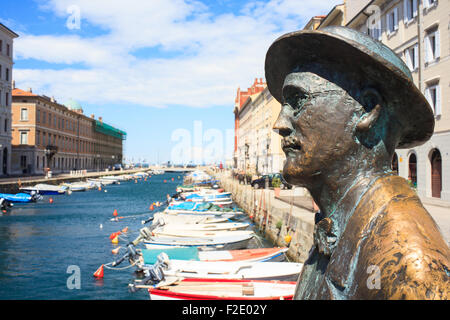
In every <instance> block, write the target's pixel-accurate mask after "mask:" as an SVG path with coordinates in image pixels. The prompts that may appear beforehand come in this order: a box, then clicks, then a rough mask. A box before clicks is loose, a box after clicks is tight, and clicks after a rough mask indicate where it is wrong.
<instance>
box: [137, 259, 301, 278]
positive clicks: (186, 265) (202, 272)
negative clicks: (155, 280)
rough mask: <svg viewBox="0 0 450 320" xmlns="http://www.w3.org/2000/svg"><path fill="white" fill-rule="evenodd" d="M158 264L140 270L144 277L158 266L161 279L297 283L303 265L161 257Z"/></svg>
mask: <svg viewBox="0 0 450 320" xmlns="http://www.w3.org/2000/svg"><path fill="white" fill-rule="evenodd" d="M158 260H160V261H161V262H162V263H161V264H158V265H156V266H151V267H144V268H143V270H144V273H145V274H146V276H148V275H149V271H150V270H151V269H152V268H154V267H158V266H161V270H162V272H163V273H164V276H165V277H180V278H204V279H253V280H282V281H297V278H298V275H299V274H300V272H301V271H302V268H303V263H296V262H247V261H188V260H171V259H169V257H168V256H167V254H165V253H161V254H160V255H159V256H158Z"/></svg>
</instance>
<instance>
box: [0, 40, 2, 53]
mask: <svg viewBox="0 0 450 320" xmlns="http://www.w3.org/2000/svg"><path fill="white" fill-rule="evenodd" d="M2 51H3V40H0V52H2Z"/></svg>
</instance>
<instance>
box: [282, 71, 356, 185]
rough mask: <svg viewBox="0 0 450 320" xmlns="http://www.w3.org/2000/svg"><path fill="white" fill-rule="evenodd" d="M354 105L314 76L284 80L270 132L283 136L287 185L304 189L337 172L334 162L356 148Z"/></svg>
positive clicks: (336, 88) (333, 86)
mask: <svg viewBox="0 0 450 320" xmlns="http://www.w3.org/2000/svg"><path fill="white" fill-rule="evenodd" d="M356 105H358V102H356V101H355V100H353V98H351V97H350V96H349V95H348V94H347V93H346V92H345V91H344V90H343V89H342V88H341V87H339V86H338V85H336V84H334V83H332V82H330V81H328V80H326V79H324V78H322V77H320V76H318V75H316V74H314V73H311V72H293V73H290V74H288V75H287V76H286V78H285V81H284V85H283V105H282V109H281V112H280V115H279V117H278V120H277V121H276V123H275V125H274V129H275V130H278V132H279V134H280V135H282V136H283V139H282V142H281V143H282V148H283V151H284V153H285V154H286V163H285V166H284V169H283V176H284V178H285V179H286V180H287V181H288V182H289V183H291V184H295V185H299V186H308V185H309V184H310V183H314V181H315V180H316V179H315V178H316V177H320V176H321V175H324V174H329V173H331V171H330V170H334V171H336V170H340V167H339V166H337V168H336V162H337V161H339V160H341V159H343V157H344V156H347V155H349V154H353V153H354V152H355V150H356V147H357V143H356V141H355V139H354V134H353V132H354V128H355V125H356V122H357V119H358V116H357V115H356V113H355V109H356V108H355V106H356Z"/></svg>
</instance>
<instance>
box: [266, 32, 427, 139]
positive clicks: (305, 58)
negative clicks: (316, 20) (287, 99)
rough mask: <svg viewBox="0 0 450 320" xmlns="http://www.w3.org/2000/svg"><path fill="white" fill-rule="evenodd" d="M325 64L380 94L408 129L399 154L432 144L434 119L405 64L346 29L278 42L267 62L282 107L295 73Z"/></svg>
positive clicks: (269, 82)
mask: <svg viewBox="0 0 450 320" xmlns="http://www.w3.org/2000/svg"><path fill="white" fill-rule="evenodd" d="M321 61H322V62H327V65H330V63H331V64H333V63H336V64H341V65H344V66H346V68H348V70H349V71H350V70H351V71H353V72H355V71H356V72H361V73H362V74H364V76H365V77H366V78H367V79H369V80H370V82H371V83H372V84H373V86H374V87H375V88H376V89H378V90H379V92H380V93H381V95H382V96H383V98H384V99H385V100H386V101H387V105H388V106H389V107H390V108H392V112H391V114H393V115H395V117H396V118H397V120H398V121H399V122H400V125H401V127H402V129H403V132H402V134H401V137H400V140H399V143H398V145H397V148H411V147H414V146H417V145H420V144H422V143H424V142H425V141H427V140H428V139H430V137H431V136H432V134H433V131H434V113H433V110H432V108H431V106H430V105H429V103H428V101H427V100H426V99H425V97H424V95H423V94H422V93H421V92H420V90H419V89H418V88H417V87H416V86H415V84H414V82H413V79H412V76H411V72H410V71H409V69H408V67H407V66H406V64H405V63H404V62H403V61H402V59H400V58H399V57H398V56H397V55H396V54H395V52H393V51H392V50H391V49H389V48H388V47H387V46H385V45H384V44H382V43H381V42H380V41H378V40H374V39H372V38H371V37H369V36H367V35H365V34H363V33H361V32H358V31H356V30H353V29H349V28H346V27H327V28H324V29H322V30H315V31H313V30H301V31H295V32H290V33H287V34H285V35H283V36H281V37H279V38H278V39H277V40H275V41H274V42H273V43H272V45H271V46H270V48H269V50H268V51H267V54H266V61H265V73H266V81H267V86H268V89H269V91H270V93H271V94H272V96H273V97H274V98H275V99H277V100H278V101H279V102H280V103H283V98H282V88H283V83H284V79H285V77H286V76H287V75H288V74H289V73H291V72H293V71H294V69H295V68H296V67H299V66H302V65H304V64H307V63H310V62H318V63H320V62H321Z"/></svg>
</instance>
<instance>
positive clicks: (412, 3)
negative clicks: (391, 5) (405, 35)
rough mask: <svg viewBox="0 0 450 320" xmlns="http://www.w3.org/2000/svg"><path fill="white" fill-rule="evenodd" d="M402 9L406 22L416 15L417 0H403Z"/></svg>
mask: <svg viewBox="0 0 450 320" xmlns="http://www.w3.org/2000/svg"><path fill="white" fill-rule="evenodd" d="M403 9H404V12H403V16H404V22H405V24H408V23H409V22H411V21H412V20H413V19H414V18H415V17H417V0H404V2H403Z"/></svg>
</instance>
